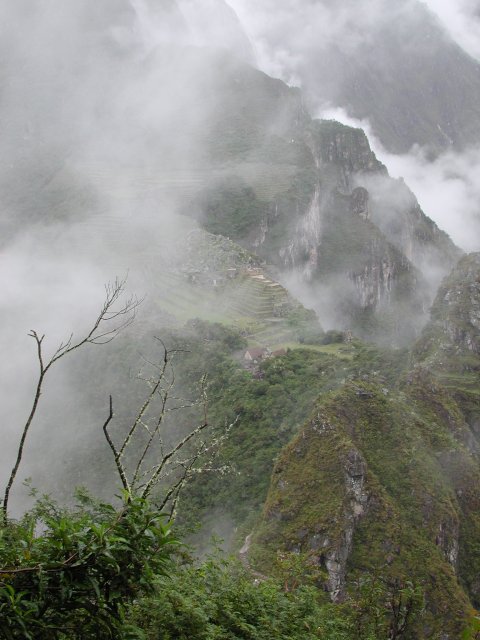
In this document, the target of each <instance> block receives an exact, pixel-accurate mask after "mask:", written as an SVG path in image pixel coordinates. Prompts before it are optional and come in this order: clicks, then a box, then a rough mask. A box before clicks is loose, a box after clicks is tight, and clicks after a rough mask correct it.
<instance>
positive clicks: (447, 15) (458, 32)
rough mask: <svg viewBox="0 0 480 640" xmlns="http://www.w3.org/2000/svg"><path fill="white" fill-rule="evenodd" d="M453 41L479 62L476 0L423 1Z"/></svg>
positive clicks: (479, 14) (479, 26)
mask: <svg viewBox="0 0 480 640" xmlns="http://www.w3.org/2000/svg"><path fill="white" fill-rule="evenodd" d="M424 1H425V3H426V4H427V5H428V7H429V8H430V9H431V10H432V11H433V12H434V13H436V14H437V16H438V17H439V18H440V20H441V22H442V24H443V26H444V27H445V28H446V30H447V31H448V32H449V33H450V35H451V36H452V37H453V39H454V40H455V41H456V42H457V43H458V44H459V45H460V46H461V47H462V48H463V49H465V51H467V52H468V53H469V54H470V55H471V56H472V57H474V58H477V59H478V60H480V7H479V4H478V2H477V0H424Z"/></svg>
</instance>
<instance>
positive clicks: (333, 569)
mask: <svg viewBox="0 0 480 640" xmlns="http://www.w3.org/2000/svg"><path fill="white" fill-rule="evenodd" d="M343 467H344V473H345V496H346V504H345V511H344V513H343V517H342V520H343V522H342V532H341V535H340V538H339V540H338V541H337V542H336V544H335V546H334V547H333V548H330V550H329V551H328V552H327V553H326V559H325V566H326V568H327V571H328V576H329V579H328V585H327V586H328V591H329V593H330V597H331V599H332V602H340V601H341V600H342V599H343V597H344V590H345V576H346V570H347V561H348V558H349V556H350V553H351V550H352V540H353V534H354V532H355V527H356V525H357V523H358V521H359V520H360V518H362V517H363V516H364V515H365V513H366V512H367V509H368V492H367V491H366V488H365V481H366V474H367V466H366V463H365V460H364V459H363V456H362V455H361V453H360V452H359V451H358V450H357V449H354V448H352V449H351V450H350V451H349V452H348V454H347V456H346V458H345V460H344V462H343ZM312 542H313V539H312V541H311V544H312ZM328 543H329V541H328V539H327V540H324V541H323V545H322V546H327V544H328Z"/></svg>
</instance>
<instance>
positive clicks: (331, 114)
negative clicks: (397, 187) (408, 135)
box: [316, 108, 480, 251]
mask: <svg viewBox="0 0 480 640" xmlns="http://www.w3.org/2000/svg"><path fill="white" fill-rule="evenodd" d="M316 115H317V117H320V118H326V119H333V120H338V121H339V122H342V123H344V124H346V125H349V126H353V127H359V128H361V129H363V130H364V131H365V132H366V134H367V136H368V139H369V142H370V146H371V147H372V150H373V151H374V152H375V154H376V156H377V158H378V159H379V160H380V161H381V162H383V163H384V164H385V165H386V167H387V169H388V171H389V174H390V175H391V176H392V177H393V178H403V179H404V180H405V182H406V184H407V185H408V187H410V189H411V190H412V191H413V193H414V194H415V196H416V197H417V199H418V201H419V204H420V206H421V207H422V209H423V211H424V213H426V215H427V216H428V217H429V218H431V219H432V220H434V222H436V223H437V225H438V226H439V227H440V229H442V230H443V231H446V232H447V233H448V234H449V236H450V237H451V238H452V240H453V241H454V242H455V243H456V244H457V245H458V246H459V247H460V248H461V249H463V250H464V251H479V250H480V147H471V148H469V149H467V150H466V151H463V152H455V151H447V152H445V153H443V154H441V155H439V156H438V157H437V158H436V159H433V160H432V159H431V157H430V156H429V153H428V151H427V150H425V149H422V148H421V147H418V146H416V147H413V148H412V149H411V150H410V152H409V153H406V154H402V155H400V154H393V153H389V152H388V151H386V150H385V148H384V147H383V145H382V144H381V142H380V141H379V140H378V138H377V137H376V136H375V134H374V132H373V130H372V127H371V125H370V123H369V122H368V120H358V119H356V118H352V117H350V116H349V115H348V113H347V112H346V111H345V110H344V109H340V108H330V109H323V110H320V111H319V112H318V113H317V114H316Z"/></svg>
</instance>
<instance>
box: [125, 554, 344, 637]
mask: <svg viewBox="0 0 480 640" xmlns="http://www.w3.org/2000/svg"><path fill="white" fill-rule="evenodd" d="M339 613H340V612H337V611H334V610H330V609H329V608H326V609H325V611H324V610H323V609H322V607H321V606H320V605H319V604H318V602H317V598H316V590H315V589H312V588H306V587H302V588H300V589H297V590H295V591H293V592H285V591H284V590H283V589H282V588H281V587H280V586H279V585H278V584H276V583H275V582H274V581H272V580H267V579H262V580H254V579H253V578H252V575H251V574H249V573H248V571H246V570H245V569H244V568H243V567H242V566H241V565H239V564H237V563H233V562H232V563H227V562H224V561H219V560H216V559H209V560H208V561H207V562H205V563H204V564H202V565H200V566H199V567H195V566H186V567H185V566H184V567H181V568H179V569H178V570H177V571H176V572H175V574H174V575H173V577H172V579H171V580H170V581H169V582H168V583H166V582H165V583H162V582H161V583H160V584H159V585H158V588H157V591H156V593H155V594H153V595H152V596H150V597H148V598H146V599H144V600H142V601H141V602H139V603H137V604H136V605H135V606H134V607H133V610H132V619H133V621H134V622H135V624H137V625H143V628H144V631H145V634H146V637H147V638H148V640H173V639H175V640H192V639H193V638H195V640H236V639H238V640H240V639H242V640H272V638H275V640H314V639H315V638H328V640H348V639H350V638H352V640H353V636H352V635H349V634H348V630H349V629H350V628H351V626H350V623H349V622H348V620H346V619H343V617H342V616H340V615H339ZM327 629H328V635H325V633H324V631H325V630H327Z"/></svg>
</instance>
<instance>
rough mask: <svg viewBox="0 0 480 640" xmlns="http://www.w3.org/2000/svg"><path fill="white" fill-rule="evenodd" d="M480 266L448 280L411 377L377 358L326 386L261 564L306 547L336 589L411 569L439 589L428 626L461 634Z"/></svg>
mask: <svg viewBox="0 0 480 640" xmlns="http://www.w3.org/2000/svg"><path fill="white" fill-rule="evenodd" d="M479 277H480V262H479V259H478V255H472V256H467V257H466V258H463V259H462V260H461V261H460V264H459V266H458V267H457V268H456V270H455V271H454V272H453V273H452V275H451V276H450V277H449V278H448V279H446V280H445V282H444V283H443V285H442V287H441V288H440V292H439V295H438V296H437V299H436V302H435V304H434V307H433V310H432V321H431V323H430V324H429V325H428V326H427V328H426V329H425V333H424V336H423V337H422V339H421V340H420V341H419V342H418V344H417V345H416V347H415V349H414V351H413V354H414V360H413V363H412V364H413V365H414V366H413V368H412V369H411V370H410V372H406V373H405V375H403V376H401V377H400V379H399V381H398V383H397V384H395V383H393V384H392V380H391V379H390V380H388V379H387V378H385V377H383V375H382V372H381V371H378V370H377V371H376V372H374V373H373V372H372V373H370V375H368V376H363V377H362V378H361V379H359V378H353V379H352V380H351V381H350V382H348V383H347V384H346V385H345V386H344V387H343V388H341V389H340V390H339V391H337V392H336V393H334V394H333V395H331V397H328V396H326V397H325V396H324V397H323V398H322V399H321V401H320V402H319V404H318V406H317V408H316V409H315V411H314V412H313V414H312V416H311V418H310V419H309V420H308V421H307V422H306V423H305V425H304V427H303V428H302V429H301V430H300V432H299V434H298V436H296V437H295V438H294V440H293V441H292V442H291V443H290V445H288V446H287V447H286V448H285V449H284V450H283V452H282V454H281V455H280V457H279V459H278V461H277V463H276V465H275V468H274V471H273V474H272V480H271V486H270V491H269V495H268V498H267V501H266V503H265V507H264V511H263V516H262V518H261V522H260V523H259V525H258V527H257V529H256V533H255V535H254V537H253V541H254V545H253V547H252V550H251V557H252V561H254V563H256V566H257V568H259V570H261V571H264V572H265V571H270V572H272V571H273V572H276V571H280V569H279V565H278V562H277V560H276V558H277V554H278V553H280V554H294V555H296V556H297V557H299V558H301V559H302V560H301V561H302V562H303V566H304V571H305V576H307V575H310V579H314V580H315V582H316V584H317V585H318V586H319V587H321V588H323V589H324V590H325V592H326V593H328V595H329V597H330V598H331V599H332V600H333V601H335V602H338V601H342V600H345V599H346V600H348V599H349V597H350V595H349V594H350V593H353V591H352V590H354V589H355V581H356V580H357V578H358V577H359V576H360V575H365V574H366V573H371V574H372V575H377V576H378V575H380V576H382V579H384V580H388V579H391V578H393V577H397V578H398V577H400V576H403V578H404V579H410V580H413V581H417V582H418V583H419V584H421V585H422V588H423V589H424V592H425V597H426V612H425V615H424V616H423V617H422V622H421V626H420V627H419V628H418V629H417V633H418V637H421V638H438V637H442V638H451V639H452V640H453V639H454V638H458V637H460V634H461V632H462V629H464V628H465V624H466V620H467V618H468V616H469V611H470V608H471V605H472V604H473V605H474V606H475V607H478V606H479V604H480V583H479V581H478V575H479V567H480V555H479V553H478V545H477V542H476V541H478V538H479V536H480V519H479V517H478V507H479V505H480V489H479V487H480V464H479V453H480V441H479V439H478V430H477V426H478V411H479V406H480V405H479V398H478V379H479V378H478V371H479V367H480V361H479V358H478V345H477V340H478V326H477V323H478V308H477V307H478V303H479V299H480V291H479V289H478V282H479ZM462 354H463V356H464V357H467V356H468V361H467V360H461V359H460V361H459V356H460V355H462ZM459 363H461V366H459ZM472 376H474V377H475V378H476V381H477V384H476V386H473V385H472Z"/></svg>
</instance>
